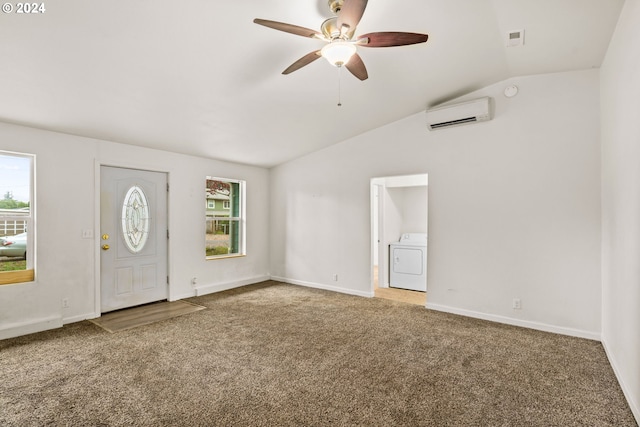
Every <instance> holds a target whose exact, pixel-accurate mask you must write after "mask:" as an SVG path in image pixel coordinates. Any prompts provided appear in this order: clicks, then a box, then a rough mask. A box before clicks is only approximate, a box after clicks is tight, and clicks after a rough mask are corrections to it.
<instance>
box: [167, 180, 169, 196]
mask: <svg viewBox="0 0 640 427" xmlns="http://www.w3.org/2000/svg"><path fill="white" fill-rule="evenodd" d="M168 192H169V183H168V182H167V193H168Z"/></svg>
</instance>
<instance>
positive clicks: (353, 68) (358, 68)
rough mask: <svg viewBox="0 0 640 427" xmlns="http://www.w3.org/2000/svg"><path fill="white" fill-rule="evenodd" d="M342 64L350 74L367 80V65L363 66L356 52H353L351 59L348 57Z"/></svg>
mask: <svg viewBox="0 0 640 427" xmlns="http://www.w3.org/2000/svg"><path fill="white" fill-rule="evenodd" d="M344 66H345V67H347V70H349V71H350V72H351V74H353V75H354V76H356V77H357V78H359V79H360V80H367V79H368V78H369V74H368V73H367V67H365V66H364V62H362V58H360V55H358V54H357V53H354V54H353V56H352V57H351V59H349V61H348V62H347V63H346V64H345V65H344Z"/></svg>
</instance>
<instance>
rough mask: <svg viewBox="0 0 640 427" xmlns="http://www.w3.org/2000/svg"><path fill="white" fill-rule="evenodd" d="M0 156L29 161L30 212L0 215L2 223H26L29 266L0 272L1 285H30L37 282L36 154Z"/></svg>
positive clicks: (3, 154)
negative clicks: (17, 220)
mask: <svg viewBox="0 0 640 427" xmlns="http://www.w3.org/2000/svg"><path fill="white" fill-rule="evenodd" d="M0 155H2V156H6V157H21V158H26V159H29V168H30V170H29V212H28V213H14V214H11V215H8V214H5V215H2V214H0V221H14V220H16V219H20V220H22V221H25V229H26V230H27V260H26V261H27V263H26V264H27V265H26V270H16V271H7V272H0V285H10V284H16V283H28V282H33V281H35V252H36V251H35V241H36V222H35V216H36V215H35V213H36V203H35V199H36V197H35V195H36V191H35V187H36V180H35V178H36V172H35V171H36V156H35V155H34V154H27V153H16V152H11V151H0Z"/></svg>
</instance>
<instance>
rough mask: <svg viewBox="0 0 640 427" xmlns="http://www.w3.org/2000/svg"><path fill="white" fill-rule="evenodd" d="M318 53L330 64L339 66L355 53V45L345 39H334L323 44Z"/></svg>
mask: <svg viewBox="0 0 640 427" xmlns="http://www.w3.org/2000/svg"><path fill="white" fill-rule="evenodd" d="M320 53H321V54H322V56H323V57H325V58H326V60H327V61H329V63H330V64H331V65H333V66H335V67H341V66H343V65H344V64H346V63H347V62H349V59H350V58H351V57H352V56H353V54H354V53H356V46H355V45H354V44H353V43H348V42H345V41H334V42H331V43H329V44H327V45H325V46H324V47H323V48H322V50H321V51H320Z"/></svg>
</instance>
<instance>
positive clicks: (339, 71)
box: [338, 67, 342, 107]
mask: <svg viewBox="0 0 640 427" xmlns="http://www.w3.org/2000/svg"><path fill="white" fill-rule="evenodd" d="M341 77H342V67H338V107H342V102H340V92H341V85H340V80H341Z"/></svg>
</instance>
